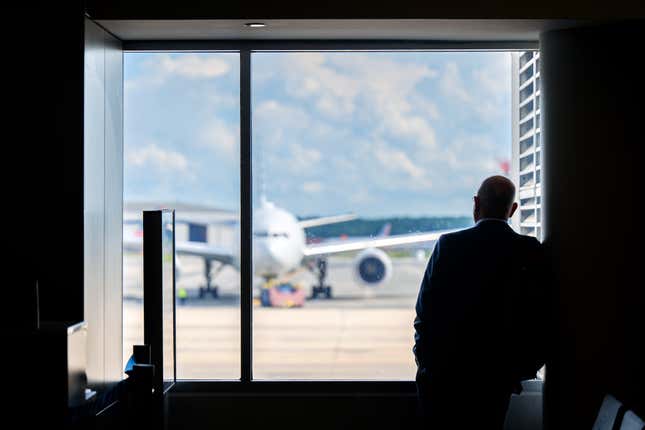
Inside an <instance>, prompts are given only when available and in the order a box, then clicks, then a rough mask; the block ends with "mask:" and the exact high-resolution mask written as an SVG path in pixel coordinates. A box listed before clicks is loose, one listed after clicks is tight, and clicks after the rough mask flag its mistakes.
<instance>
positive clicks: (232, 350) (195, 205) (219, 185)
mask: <svg viewBox="0 0 645 430" xmlns="http://www.w3.org/2000/svg"><path fill="white" fill-rule="evenodd" d="M124 79H125V81H124V83H125V87H124V88H125V91H124V93H125V101H124V125H125V130H124V154H125V160H124V201H125V202H124V227H123V242H124V280H123V288H124V291H123V293H124V294H123V296H124V301H123V316H124V328H123V329H124V333H123V335H124V336H123V338H124V345H123V352H124V363H125V362H126V361H127V358H128V357H129V355H130V354H131V352H132V345H134V344H140V343H143V306H142V298H143V297H142V295H143V285H142V280H143V275H142V266H143V259H142V255H141V243H142V221H141V220H142V218H141V213H142V210H146V209H159V208H171V209H175V213H176V230H175V233H176V249H175V250H176V270H177V273H176V289H177V290H176V293H177V315H176V319H177V337H176V342H177V378H178V379H234V378H238V377H239V375H240V370H239V369H240V324H239V321H240V314H239V292H240V277H239V272H238V270H237V259H236V258H235V256H236V255H237V252H236V249H237V247H238V244H239V229H237V228H236V226H237V224H238V222H239V176H240V172H239V111H240V109H239V55H238V54H237V53H199V54H196V53H181V54H178V53H167V52H162V53H159V52H157V53H126V54H125V58H124Z"/></svg>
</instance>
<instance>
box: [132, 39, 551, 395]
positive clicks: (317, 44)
mask: <svg viewBox="0 0 645 430" xmlns="http://www.w3.org/2000/svg"><path fill="white" fill-rule="evenodd" d="M538 50H539V43H538V41H537V40H536V41H512V40H511V41H493V42H491V41H469V42H456V41H433V40H263V39H245V40H152V41H146V40H142V41H139V40H129V41H123V52H124V53H127V52H229V53H230V52H236V53H238V54H239V58H240V89H239V94H240V318H241V321H240V323H241V330H240V342H241V348H240V351H241V357H240V366H241V368H240V378H239V379H212V380H190V379H181V380H179V379H178V380H177V382H176V384H175V386H174V387H173V389H172V393H173V394H176V395H188V394H195V393H201V394H205V395H208V394H210V395H226V396H229V395H253V396H264V395H266V396H270V395H272V394H275V393H290V394H299V395H305V396H306V395H315V396H341V397H342V396H356V395H364V396H370V395H372V396H383V395H385V396H388V395H393V396H394V395H396V396H401V395H404V396H411V397H412V396H416V386H415V382H414V381H413V380H391V381H387V380H386V381H381V380H378V381H376V380H331V379H330V380H291V379H289V380H280V379H276V380H257V379H253V276H252V261H253V260H252V259H253V256H252V240H253V232H252V225H253V218H252V216H253V214H252V210H253V204H252V191H253V190H252V179H253V176H252V170H253V169H252V167H253V166H252V163H251V161H252V140H251V133H252V123H251V102H252V98H251V77H252V70H251V69H252V66H251V56H252V54H253V53H256V52H303V51H323V52H324V51H327V52H339V51H348V52H350V51H351V52H357V51H358V52H360V51H363V52H379V51H381V52H393V51H398V52H415V51H417V52H454V51H461V52H467V51H472V52H476V51H480V52H481V51H496V52H499V51H509V52H516V51H538Z"/></svg>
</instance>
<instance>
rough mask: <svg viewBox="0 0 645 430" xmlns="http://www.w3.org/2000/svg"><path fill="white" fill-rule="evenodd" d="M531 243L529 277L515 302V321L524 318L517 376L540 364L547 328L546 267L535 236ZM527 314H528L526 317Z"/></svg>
mask: <svg viewBox="0 0 645 430" xmlns="http://www.w3.org/2000/svg"><path fill="white" fill-rule="evenodd" d="M534 241H535V242H536V243H533V244H532V247H531V248H532V249H531V252H529V253H528V255H527V257H528V259H529V260H530V262H531V263H532V264H530V267H531V273H529V274H528V276H527V277H525V279H528V280H530V281H529V282H527V283H526V284H525V285H523V288H522V293H523V297H522V299H521V301H520V303H518V317H517V320H518V321H522V320H524V321H526V324H525V325H524V327H523V331H522V333H520V334H519V336H518V337H519V338H520V339H522V340H521V346H520V348H519V349H520V350H521V351H522V357H521V362H520V363H519V364H520V365H519V368H518V371H519V373H520V379H531V378H534V377H535V374H536V373H537V371H538V370H539V369H540V368H541V367H542V366H543V365H544V363H545V361H546V355H547V345H546V339H547V336H548V332H549V319H550V312H549V304H548V288H549V284H550V282H549V268H548V265H547V261H546V258H545V254H544V248H543V246H542V244H540V243H539V242H538V241H537V240H535V239H534ZM527 316H528V318H527Z"/></svg>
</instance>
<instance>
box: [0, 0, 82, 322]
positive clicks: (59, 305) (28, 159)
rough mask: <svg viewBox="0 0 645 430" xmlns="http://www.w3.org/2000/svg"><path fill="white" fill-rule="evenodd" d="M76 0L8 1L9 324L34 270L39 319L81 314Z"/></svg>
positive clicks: (20, 314) (19, 318)
mask: <svg viewBox="0 0 645 430" xmlns="http://www.w3.org/2000/svg"><path fill="white" fill-rule="evenodd" d="M82 3H83V2H81V1H66V2H59V3H56V6H55V7H53V6H46V5H48V4H50V3H46V4H45V3H43V5H40V6H38V7H37V6H36V5H33V6H32V7H31V8H28V7H25V8H13V9H11V8H9V9H8V10H7V11H6V12H7V15H6V16H7V20H6V21H7V24H6V27H5V28H8V33H9V35H10V36H9V38H8V39H7V40H8V41H10V43H8V45H9V46H10V49H9V54H8V55H6V56H5V58H6V60H7V64H10V66H7V67H4V69H5V70H6V71H8V72H9V73H10V76H9V77H8V78H7V79H6V81H5V83H4V86H3V93H4V94H3V96H4V100H5V103H6V106H8V107H9V109H10V113H9V118H8V120H7V121H6V123H5V124H4V125H3V132H4V133H3V135H4V137H5V139H6V141H5V143H6V149H8V150H9V151H10V153H11V156H7V157H6V158H5V163H3V164H4V166H3V167H4V170H5V171H6V170H8V171H9V172H11V174H10V177H9V178H8V180H7V182H6V183H5V187H6V190H7V191H9V198H7V199H6V202H7V203H8V206H9V207H10V208H11V212H10V217H11V218H13V219H11V220H9V224H8V226H9V227H10V228H9V229H8V230H7V231H6V234H5V238H7V243H9V244H11V247H12V248H11V252H12V257H10V259H9V264H7V265H6V266H7V269H8V270H9V271H10V273H12V274H13V275H14V276H15V278H14V279H15V282H14V283H12V285H11V288H10V289H8V290H5V291H9V293H8V294H7V296H6V297H7V298H8V299H9V298H10V299H11V300H10V301H9V303H10V306H8V309H7V310H8V311H9V315H10V317H11V319H12V326H13V327H24V326H25V325H28V324H29V323H30V321H31V309H32V304H33V300H32V291H33V289H34V286H35V283H36V280H38V282H39V285H40V302H41V317H42V319H46V320H58V321H80V320H81V319H82V318H83V25H84V24H83V4H82ZM7 132H8V133H7ZM7 233H8V234H7ZM14 252H15V254H14ZM13 256H15V259H14V258H13ZM3 312H6V311H3Z"/></svg>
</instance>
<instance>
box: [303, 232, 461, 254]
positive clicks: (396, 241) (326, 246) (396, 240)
mask: <svg viewBox="0 0 645 430" xmlns="http://www.w3.org/2000/svg"><path fill="white" fill-rule="evenodd" d="M457 230H458V229H455V230H438V231H430V232H426V233H413V234H400V235H396V236H385V237H378V236H377V237H373V238H360V239H347V240H334V241H327V242H322V243H317V244H315V245H309V246H307V247H306V248H305V251H304V254H305V256H306V257H311V256H316V255H327V254H336V253H339V252H346V251H358V250H361V249H366V248H390V247H395V246H402V245H412V244H417V243H423V242H434V241H436V240H438V239H439V237H441V235H442V234H445V233H450V232H453V231H457Z"/></svg>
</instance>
